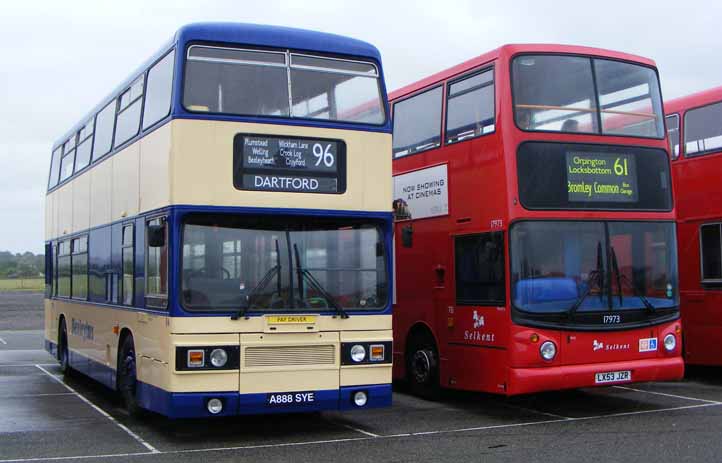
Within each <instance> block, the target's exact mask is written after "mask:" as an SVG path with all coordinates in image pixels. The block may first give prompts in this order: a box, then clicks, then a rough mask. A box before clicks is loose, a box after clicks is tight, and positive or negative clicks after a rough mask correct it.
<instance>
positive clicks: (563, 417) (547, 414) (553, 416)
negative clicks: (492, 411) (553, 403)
mask: <svg viewBox="0 0 722 463" xmlns="http://www.w3.org/2000/svg"><path fill="white" fill-rule="evenodd" d="M504 405H505V406H507V407H509V408H515V409H517V410H522V411H525V412H530V413H536V414H537V415H546V416H550V417H552V418H560V419H563V420H571V418H570V417H568V416H564V415H557V414H556V413H550V412H543V411H541V410H535V409H533V408H527V407H522V406H521V405H513V404H507V403H505V404H504Z"/></svg>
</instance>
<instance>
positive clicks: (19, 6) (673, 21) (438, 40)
mask: <svg viewBox="0 0 722 463" xmlns="http://www.w3.org/2000/svg"><path fill="white" fill-rule="evenodd" d="M196 21H237V22H251V23H261V24H276V25H283V26H291V27H300V28H306V29H315V30H320V31H324V32H333V33H337V34H343V35H348V36H351V37H355V38H359V39H362V40H366V41H368V42H371V43H373V44H374V45H376V46H377V47H378V48H379V50H381V55H382V57H383V64H384V67H385V73H386V79H387V87H388V89H389V90H393V89H396V88H398V87H400V86H402V85H405V84H408V83H410V82H413V81H415V80H418V79H419V78H421V77H424V76H426V75H428V74H431V73H433V72H436V71H439V70H442V69H445V68H447V67H449V66H452V65H454V64H457V63H459V62H461V61H463V60H466V59H468V58H471V57H473V56H476V55H480V54H482V53H484V52H486V51H488V50H491V49H493V48H496V47H498V46H499V45H502V44H505V43H519V42H527V43H528V42H541V43H565V44H575V45H589V46H595V47H602V48H610V49H615V50H620V51H625V52H630V53H635V54H639V55H642V56H646V57H649V58H652V59H654V60H656V62H657V65H658V67H659V70H660V74H661V79H662V91H663V95H664V97H665V98H667V99H669V98H673V97H677V96H681V95H684V94H687V93H691V92H695V91H699V90H703V89H706V88H709V87H713V86H717V85H722V59H720V56H722V41H721V40H720V39H719V36H718V35H717V34H718V33H719V32H720V31H719V29H720V24H722V2H713V1H709V2H695V1H689V0H687V1H684V2H680V1H662V0H659V1H653V2H641V1H633V0H625V1H609V0H604V1H601V2H585V1H581V0H575V1H554V0H547V1H526V0H525V1H519V0H506V1H499V2H492V1H471V0H469V1H464V0H443V1H441V0H436V1H433V0H432V1H422V0H416V1H413V2H395V1H390V0H385V1H372V0H364V1H348V2H346V1H343V0H330V1H314V0H305V1H274V0H264V1H261V2H256V1H250V0H245V1H244V0H233V1H208V2H202V1H199V0H195V1H181V0H168V1H161V0H153V1H148V0H141V1H135V0H123V1H122V2H121V1H116V2H106V1H102V0H93V1H80V0H73V1H67V2H59V1H48V2H36V1H33V0H26V1H24V2H12V3H11V4H10V5H5V6H3V9H2V15H1V16H0V56H1V57H2V62H3V64H2V67H1V69H2V70H1V72H0V166H2V167H0V169H1V170H0V198H2V199H0V250H10V251H13V252H21V251H27V250H30V251H33V252H42V248H43V239H44V236H43V233H44V231H43V221H44V213H43V207H44V204H43V199H44V196H45V183H46V179H47V171H48V165H49V162H50V148H51V145H52V143H53V141H54V140H55V139H56V138H58V137H60V136H61V135H62V134H63V133H65V132H66V130H68V129H69V128H70V126H71V125H73V124H75V123H76V122H78V120H79V119H80V118H81V117H83V116H84V115H85V113H86V112H87V111H89V110H90V109H91V108H92V107H93V106H95V105H96V104H97V103H99V100H101V99H102V98H104V97H105V96H106V95H107V94H108V93H109V92H110V91H111V90H112V89H113V88H114V87H115V86H116V85H118V84H119V83H120V82H121V81H122V80H123V79H125V77H127V75H128V74H129V73H130V72H131V71H133V70H134V69H135V68H136V67H137V66H139V65H140V64H141V63H142V62H143V61H144V60H145V59H146V58H148V57H149V56H150V55H151V54H152V53H153V52H155V51H156V50H157V49H158V48H159V47H160V46H161V45H162V44H163V43H165V42H166V41H167V40H168V39H170V38H171V36H172V35H173V33H174V31H175V30H176V29H177V28H178V27H179V26H181V25H183V24H186V23H189V22H196Z"/></svg>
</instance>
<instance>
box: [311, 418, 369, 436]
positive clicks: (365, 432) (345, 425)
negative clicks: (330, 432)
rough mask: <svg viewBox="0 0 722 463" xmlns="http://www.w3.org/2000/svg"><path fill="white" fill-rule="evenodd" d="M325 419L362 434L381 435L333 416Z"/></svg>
mask: <svg viewBox="0 0 722 463" xmlns="http://www.w3.org/2000/svg"><path fill="white" fill-rule="evenodd" d="M323 419H324V420H326V421H328V422H329V423H332V424H335V425H336V426H341V427H344V428H346V429H350V430H351V431H356V432H358V433H361V434H363V435H364V436H369V437H381V436H380V435H379V434H374V433H372V432H370V431H366V430H364V429H361V428H356V427H354V426H351V425H350V424H348V423H344V422H342V421H338V420H334V419H331V418H323Z"/></svg>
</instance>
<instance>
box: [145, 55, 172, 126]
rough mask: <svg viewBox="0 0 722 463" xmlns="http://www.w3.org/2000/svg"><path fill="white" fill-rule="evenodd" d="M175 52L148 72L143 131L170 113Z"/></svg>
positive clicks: (166, 56)
mask: <svg viewBox="0 0 722 463" xmlns="http://www.w3.org/2000/svg"><path fill="white" fill-rule="evenodd" d="M174 61H175V50H173V51H172V52H170V53H168V54H167V55H165V58H163V59H162V60H160V61H158V62H157V63H156V64H155V65H154V66H153V67H152V68H150V71H148V84H147V86H146V95H145V104H144V106H143V130H145V129H147V128H148V127H150V126H151V125H153V124H155V123H156V122H158V121H159V120H161V119H163V118H164V117H165V116H167V115H168V113H169V112H170V98H171V93H172V90H173V63H174Z"/></svg>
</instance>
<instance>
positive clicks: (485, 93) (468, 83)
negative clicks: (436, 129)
mask: <svg viewBox="0 0 722 463" xmlns="http://www.w3.org/2000/svg"><path fill="white" fill-rule="evenodd" d="M447 100H448V102H447V109H446V112H447V114H446V142H447V143H454V142H457V141H462V140H466V139H468V138H473V137H476V136H479V135H483V134H486V133H490V132H493V131H494V71H493V70H491V69H489V70H487V71H484V72H481V73H478V74H475V75H473V76H471V77H465V78H463V79H461V80H458V81H456V82H453V83H451V84H449V90H448V96H447Z"/></svg>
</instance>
